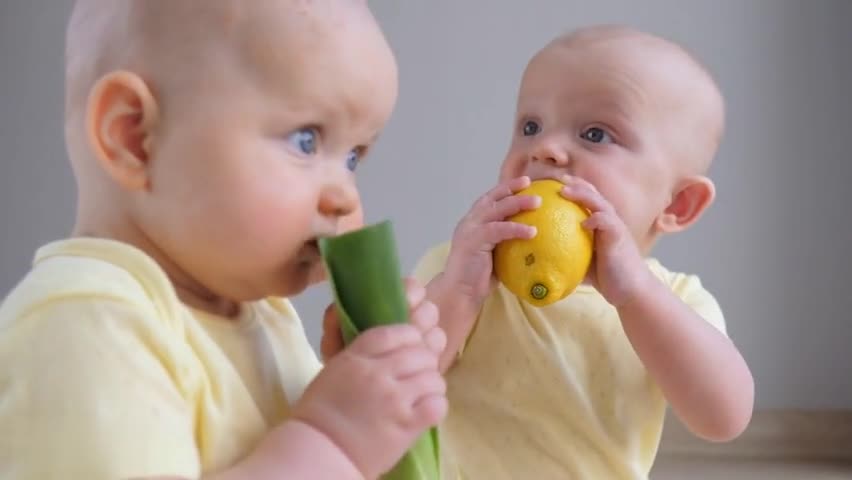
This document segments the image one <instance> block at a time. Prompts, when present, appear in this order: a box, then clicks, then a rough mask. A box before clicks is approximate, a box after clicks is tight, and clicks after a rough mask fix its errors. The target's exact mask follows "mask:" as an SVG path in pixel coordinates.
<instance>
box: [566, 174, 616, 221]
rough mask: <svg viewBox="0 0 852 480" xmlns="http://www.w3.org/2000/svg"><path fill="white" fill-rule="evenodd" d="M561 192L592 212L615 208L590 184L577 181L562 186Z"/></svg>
mask: <svg viewBox="0 0 852 480" xmlns="http://www.w3.org/2000/svg"><path fill="white" fill-rule="evenodd" d="M561 194H562V196H563V197H565V198H567V199H568V200H572V201H574V202H577V203H579V204H581V205H583V206H584V207H586V208H588V209H589V210H590V211H591V212H592V213H594V212H611V211H614V210H615V209H614V208H613V206H612V204H611V203H609V201H607V199H605V198H604V197H603V195H601V194H600V193H599V192H598V191H597V190H596V189H595V188H594V187H593V186H592V185H591V184H589V183H588V182H585V181H582V180H581V181H578V182H576V183H571V184H569V185H565V186H564V187H562V190H561Z"/></svg>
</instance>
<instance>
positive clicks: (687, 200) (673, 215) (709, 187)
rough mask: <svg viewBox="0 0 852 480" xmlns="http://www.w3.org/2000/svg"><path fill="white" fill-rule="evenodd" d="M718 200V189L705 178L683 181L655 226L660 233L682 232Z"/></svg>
mask: <svg viewBox="0 0 852 480" xmlns="http://www.w3.org/2000/svg"><path fill="white" fill-rule="evenodd" d="M715 198H716V187H715V186H714V185H713V182H712V181H711V180H710V179H709V178H707V177H704V176H695V177H690V178H687V179H685V180H683V181H681V182H680V183H679V184H678V186H677V189H676V190H675V192H674V195H673V196H672V201H671V203H669V206H668V207H666V209H665V210H664V211H663V213H661V214H660V216H659V217H657V220H656V222H654V226H655V227H656V229H657V231H658V232H660V233H677V232H682V231H684V230H686V229H687V228H689V227H690V226H691V225H692V224H694V223H695V222H696V221H698V219H699V218H700V217H701V215H702V214H703V213H704V212H705V211H706V210H707V207H709V206H710V204H712V203H713V200H714V199H715Z"/></svg>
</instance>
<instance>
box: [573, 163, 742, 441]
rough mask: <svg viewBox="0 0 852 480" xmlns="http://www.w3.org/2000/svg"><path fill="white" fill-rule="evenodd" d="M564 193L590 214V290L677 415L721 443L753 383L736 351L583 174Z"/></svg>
mask: <svg viewBox="0 0 852 480" xmlns="http://www.w3.org/2000/svg"><path fill="white" fill-rule="evenodd" d="M566 184H567V186H566V188H565V190H564V192H563V194H564V195H565V196H566V197H567V198H569V199H571V200H574V201H577V202H580V203H582V204H583V205H585V206H586V207H587V208H589V210H590V211H591V212H592V216H591V217H590V218H589V220H588V221H587V222H586V224H585V226H586V228H589V229H591V230H594V231H595V256H596V260H595V263H594V265H593V267H592V270H591V272H590V278H591V279H592V281H593V283H594V285H595V287H596V288H597V289H598V291H600V292H601V294H602V295H603V296H604V297H605V298H606V299H607V301H608V302H609V303H611V304H612V305H614V306H615V307H616V309H617V310H618V314H619V317H620V319H621V323H622V325H623V327H624V331H625V333H626V334H627V337H628V339H629V340H630V343H631V344H632V346H633V348H634V350H635V351H636V354H637V355H638V356H639V358H640V360H641V361H642V363H643V364H644V365H645V368H646V369H647V370H648V372H649V373H650V375H651V376H652V377H653V378H654V380H655V381H656V382H657V384H658V385H659V386H660V389H661V390H662V391H663V394H664V395H665V397H666V400H667V401H668V402H669V403H670V404H671V406H672V409H673V410H674V412H675V413H676V414H677V416H678V417H679V418H680V419H681V420H682V421H683V422H684V423H685V424H686V425H687V427H688V428H689V429H690V430H691V431H692V432H693V433H694V434H696V435H698V436H700V437H703V438H705V439H708V440H715V441H727V440H731V439H733V438H735V437H737V436H738V435H739V434H740V433H742V431H743V430H744V429H745V427H746V426H747V425H748V422H749V420H750V418H751V412H752V406H753V402H754V381H753V379H752V376H751V372H750V371H749V368H748V366H747V365H746V363H745V360H744V359H743V357H742V355H741V354H740V352H739V351H738V350H737V348H736V346H734V344H733V342H732V341H731V340H730V339H728V338H727V337H726V336H725V335H724V334H723V333H722V332H720V331H719V330H718V329H717V328H715V327H714V326H713V325H711V324H710V323H708V321H707V320H706V319H704V318H702V317H701V316H700V315H699V314H698V313H697V312H696V311H695V309H694V308H692V307H691V306H689V305H687V304H686V303H684V302H683V301H682V300H681V299H680V298H679V297H678V296H677V295H675V294H674V293H673V292H672V290H671V289H670V288H669V286H668V285H666V284H664V283H663V282H662V281H660V280H659V279H658V278H657V277H656V276H655V275H654V274H653V272H651V271H650V269H649V268H648V266H647V263H646V262H645V260H644V259H643V258H642V256H641V254H640V253H639V251H638V249H637V247H636V244H635V242H634V241H633V240H632V238H631V236H630V233H629V232H628V231H627V227H626V226H625V225H624V222H622V221H621V220H620V219H619V217H618V215H617V214H616V213H615V210H614V208H613V207H612V205H611V204H609V202H607V201H606V200H605V199H604V198H603V197H602V196H601V195H600V194H599V193H598V192H597V191H596V190H595V188H594V187H593V186H592V185H590V184H588V183H587V182H584V181H583V180H581V179H577V178H572V179H566Z"/></svg>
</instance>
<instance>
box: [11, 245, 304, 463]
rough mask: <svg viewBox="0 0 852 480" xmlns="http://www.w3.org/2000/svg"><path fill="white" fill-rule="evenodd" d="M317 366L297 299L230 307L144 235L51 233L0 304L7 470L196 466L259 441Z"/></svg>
mask: <svg viewBox="0 0 852 480" xmlns="http://www.w3.org/2000/svg"><path fill="white" fill-rule="evenodd" d="M320 368H321V365H320V362H319V361H318V359H317V357H316V355H315V353H314V351H313V350H312V348H311V346H310V344H309V342H308V340H307V338H306V337H305V333H304V330H303V327H302V324H301V322H300V320H299V317H298V315H297V314H296V312H295V311H294V309H293V307H292V305H291V304H290V303H289V302H288V301H286V300H283V299H269V300H266V301H261V302H256V303H252V304H246V305H245V308H244V309H243V313H242V316H241V318H239V319H236V320H234V319H230V320H228V319H224V318H219V317H215V316H213V315H209V314H205V313H202V312H199V311H196V310H193V309H191V308H189V307H187V306H185V305H183V304H182V303H181V302H180V301H179V300H178V297H177V295H176V293H175V291H174V289H173V287H172V285H171V283H170V282H169V280H168V278H167V277H166V275H165V274H164V272H163V271H162V270H161V269H160V268H159V266H158V265H157V264H156V263H155V262H154V261H153V260H152V259H151V258H149V257H148V256H146V255H145V254H144V253H142V252H140V251H139V250H136V249H134V248H133V247H130V246H128V245H125V244H121V243H118V242H114V241H109V240H95V239H74V240H66V241H61V242H57V243H53V244H50V245H47V246H45V247H43V248H42V249H40V250H39V252H38V253H37V255H36V260H35V263H34V266H33V268H32V270H31V271H30V272H29V274H28V275H27V276H26V277H25V278H24V279H23V281H22V282H21V283H20V284H19V285H18V286H17V287H16V288H15V290H13V291H12V292H11V294H10V295H9V296H8V297H7V298H6V300H5V301H4V303H3V305H2V307H0V479H3V480H5V479H9V480H12V479H14V480H23V479H51V478H62V479H67V478H85V479H88V480H97V479H109V480H115V479H119V478H128V477H145V476H154V475H165V474H169V475H179V476H184V477H188V478H197V477H198V476H200V475H201V474H202V473H207V472H211V471H216V470H220V469H222V468H224V467H227V466H229V465H232V464H233V463H235V462H236V461H238V460H239V459H240V458H241V457H243V456H245V455H246V454H247V453H249V452H250V451H251V450H252V449H253V447H254V446H255V445H256V444H257V443H258V442H259V440H260V439H261V438H262V437H263V436H264V434H265V433H266V432H267V431H268V430H269V429H270V428H272V427H273V426H275V425H276V424H277V423H279V422H281V421H282V420H284V419H285V418H287V417H288V414H289V405H291V404H292V403H293V402H294V401H295V400H296V399H298V398H299V397H300V396H301V394H302V392H303V391H304V389H305V387H306V386H307V385H308V383H309V382H310V381H311V380H312V379H313V377H314V376H315V375H316V373H317V372H318V371H319V370H320Z"/></svg>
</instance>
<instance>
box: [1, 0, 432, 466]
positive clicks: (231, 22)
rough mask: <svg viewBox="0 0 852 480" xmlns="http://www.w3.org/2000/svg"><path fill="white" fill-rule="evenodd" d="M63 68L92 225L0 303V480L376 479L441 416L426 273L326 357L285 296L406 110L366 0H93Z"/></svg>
mask: <svg viewBox="0 0 852 480" xmlns="http://www.w3.org/2000/svg"><path fill="white" fill-rule="evenodd" d="M66 81H67V115H66V122H65V123H66V140H67V147H68V154H69V157H70V159H71V163H72V166H73V170H74V174H75V177H76V180H77V184H78V190H79V198H78V217H77V221H76V226H75V229H74V233H73V235H72V238H70V239H66V240H61V241H57V242H55V243H51V244H49V245H46V246H44V247H43V248H41V249H40V250H39V251H38V253H37V254H36V258H35V262H34V265H33V267H32V270H31V271H30V272H29V273H28V274H27V275H26V277H25V278H24V279H23V280H22V281H21V282H20V283H19V284H18V285H17V287H16V288H15V289H14V290H13V291H12V292H11V293H10V294H9V296H8V297H7V298H6V299H5V301H4V302H3V304H2V307H0V431H2V432H3V434H2V435H0V478H2V479H16V480H20V479H30V478H32V479H36V478H37V479H45V478H85V479H109V480H114V479H119V478H130V477H133V478H146V477H154V476H177V477H183V478H199V477H203V478H220V479H241V478H246V479H253V480H260V479H267V478H292V479H350V478H351V479H360V478H367V479H373V478H376V477H377V476H379V475H380V474H381V473H382V472H384V471H386V470H388V469H389V468H390V467H392V466H393V465H394V464H395V463H396V461H397V460H398V459H399V458H400V456H401V455H402V454H403V453H404V451H405V450H406V449H407V448H409V446H410V445H411V444H412V443H413V441H414V440H415V438H417V437H418V436H419V435H420V434H421V433H422V432H423V431H424V430H425V429H427V428H428V427H430V426H432V425H434V424H436V423H437V422H438V421H439V420H440V419H441V418H443V416H444V414H445V413H446V409H447V404H446V398H445V384H444V380H443V378H442V375H441V373H440V371H439V370H438V359H439V358H438V357H439V353H440V352H441V351H442V350H443V348H444V342H445V337H444V334H443V332H442V331H441V330H440V329H439V328H438V318H437V309H436V308H435V306H434V305H433V304H432V303H430V302H428V301H425V295H426V291H425V289H423V288H422V287H417V286H416V285H414V284H410V285H409V288H408V290H407V291H408V296H409V303H410V305H411V309H412V311H411V319H412V320H411V323H412V324H411V325H398V326H391V327H383V328H376V329H373V330H370V331H368V332H365V333H364V334H363V335H361V336H360V337H359V338H358V339H357V340H356V341H355V342H353V344H352V345H351V346H350V347H349V348H347V349H345V350H343V351H342V352H341V353H340V354H338V355H336V356H335V357H334V359H332V360H330V361H329V362H328V363H327V364H326V365H325V367H324V368H321V364H320V362H319V360H318V359H317V357H316V355H315V354H314V352H313V350H312V349H311V348H310V345H309V343H308V340H307V339H306V337H305V333H304V330H303V327H302V324H301V322H300V319H299V317H298V316H297V314H296V312H295V311H294V310H293V307H292V305H291V304H290V303H289V302H288V301H287V300H286V299H285V298H286V297H289V296H292V295H295V294H298V293H299V292H302V291H303V290H304V289H305V288H306V286H308V285H309V284H310V283H311V282H312V281H316V280H318V279H320V278H321V276H322V273H321V272H322V269H321V258H320V256H319V253H318V249H317V239H318V238H320V237H324V236H331V235H335V234H338V233H340V232H341V231H344V230H347V229H351V228H355V227H358V226H359V225H360V222H361V216H360V208H361V204H360V197H359V193H358V190H357V188H356V184H355V176H354V170H355V169H356V167H357V166H358V164H359V163H360V161H361V159H362V158H363V157H364V155H366V154H367V152H368V150H369V149H370V146H371V144H373V143H374V141H375V140H376V137H377V136H378V135H379V133H380V132H381V131H382V129H383V127H384V125H385V123H386V121H387V120H388V117H389V116H390V114H391V111H392V109H393V107H394V104H395V102H396V92H397V70H396V64H395V60H394V58H393V55H392V52H391V50H390V48H389V46H388V45H387V43H386V41H385V39H384V37H383V35H382V33H381V32H380V30H379V28H378V26H377V24H376V22H375V20H374V18H373V17H372V15H371V13H370V12H369V10H368V7H367V5H366V2H363V1H356V0H313V1H308V0H252V1H250V2H247V1H243V0H205V1H203V2H177V1H174V0H144V1H143V0H80V1H78V2H77V3H76V5H75V9H74V12H73V15H72V18H71V21H70V24H69V28H68V38H67V78H66ZM328 318H329V319H327V320H328V323H333V322H334V318H333V313H330V314H329V317H328Z"/></svg>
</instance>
